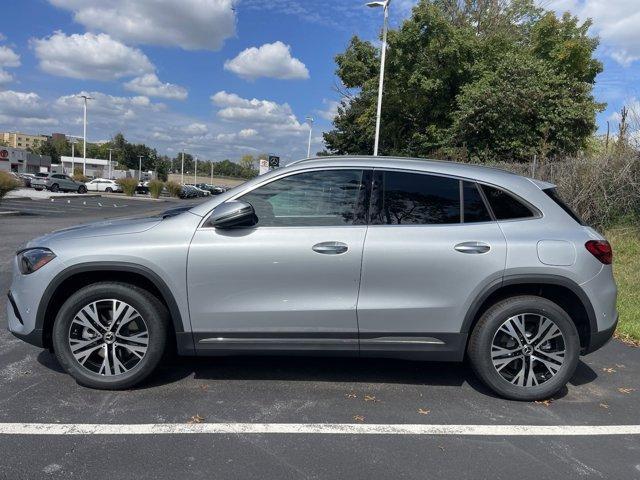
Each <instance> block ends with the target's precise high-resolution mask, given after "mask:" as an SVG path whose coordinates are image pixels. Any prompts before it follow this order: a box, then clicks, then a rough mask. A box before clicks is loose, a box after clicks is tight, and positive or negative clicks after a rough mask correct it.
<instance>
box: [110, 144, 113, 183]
mask: <svg viewBox="0 0 640 480" xmlns="http://www.w3.org/2000/svg"><path fill="white" fill-rule="evenodd" d="M111 152H113V148H110V149H109V180H111Z"/></svg>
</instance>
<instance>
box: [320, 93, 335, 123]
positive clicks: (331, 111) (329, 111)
mask: <svg viewBox="0 0 640 480" xmlns="http://www.w3.org/2000/svg"><path fill="white" fill-rule="evenodd" d="M322 103H324V104H325V109H324V110H316V113H317V114H318V116H319V117H320V118H324V119H325V120H327V121H328V122H333V119H334V118H335V117H336V115H338V107H339V106H340V102H338V101H336V100H327V99H326V98H325V99H324V100H322Z"/></svg>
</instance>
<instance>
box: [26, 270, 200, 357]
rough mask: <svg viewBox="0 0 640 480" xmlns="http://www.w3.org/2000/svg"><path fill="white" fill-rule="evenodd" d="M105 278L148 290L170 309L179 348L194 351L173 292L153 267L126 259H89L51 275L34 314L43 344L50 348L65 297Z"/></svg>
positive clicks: (189, 334)
mask: <svg viewBox="0 0 640 480" xmlns="http://www.w3.org/2000/svg"><path fill="white" fill-rule="evenodd" d="M104 281H120V282H125V283H129V284H133V285H136V286H139V287H141V288H144V289H146V290H148V291H149V292H150V293H151V294H153V295H154V296H155V297H157V298H158V299H159V300H160V301H161V302H162V303H163V304H164V305H165V307H166V308H167V310H168V311H169V315H170V317H171V330H172V331H173V333H174V334H175V337H176V341H177V347H178V351H179V352H180V353H183V354H189V353H191V352H192V351H193V339H192V336H191V333H190V332H185V329H184V324H183V319H182V314H181V313H180V309H179V307H178V304H177V302H176V300H175V298H174V296H173V293H172V292H171V290H170V289H169V287H168V286H167V284H166V283H165V282H164V280H162V278H161V277H160V276H159V275H158V274H157V273H155V272H154V271H153V270H151V269H149V268H147V267H145V266H142V265H137V264H133V263H126V262H91V263H82V264H78V265H73V266H71V267H68V268H66V269H65V270H63V271H62V272H60V273H59V274H58V275H56V276H55V277H54V279H53V280H52V281H51V283H50V284H49V286H48V287H47V289H46V290H45V292H44V294H43V295H42V298H41V300H40V303H39V305H38V311H37V314H36V328H37V329H41V331H42V344H43V346H44V347H46V348H52V343H51V332H52V330H53V323H54V321H55V317H56V315H57V313H58V311H59V310H60V307H62V304H63V303H64V301H65V300H66V299H67V298H68V297H69V295H70V294H71V293H73V292H74V291H76V290H77V289H78V288H80V287H81V286H85V285H88V284H90V283H96V282H104Z"/></svg>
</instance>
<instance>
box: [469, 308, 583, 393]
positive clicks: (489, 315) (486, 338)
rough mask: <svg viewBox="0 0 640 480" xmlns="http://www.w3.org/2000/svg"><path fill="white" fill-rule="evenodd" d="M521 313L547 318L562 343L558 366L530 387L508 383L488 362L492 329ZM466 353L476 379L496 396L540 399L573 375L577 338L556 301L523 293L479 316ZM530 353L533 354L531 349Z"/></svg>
mask: <svg viewBox="0 0 640 480" xmlns="http://www.w3.org/2000/svg"><path fill="white" fill-rule="evenodd" d="M525 313H528V314H533V316H534V318H535V316H536V315H542V316H544V317H546V318H547V319H549V320H551V321H552V322H553V323H555V325H556V326H557V327H558V328H559V329H560V332H561V333H562V340H563V342H564V361H563V363H562V366H561V367H560V368H559V370H558V371H557V372H556V373H555V374H554V375H552V376H551V377H550V378H548V379H547V380H546V381H543V382H542V383H540V384H539V385H533V386H524V385H523V386H518V385H515V384H513V383H511V382H510V381H508V380H507V379H506V378H504V377H503V375H501V374H500V373H499V372H498V369H497V367H495V366H494V364H493V361H492V351H493V349H492V344H493V341H494V336H496V332H498V330H499V329H500V327H501V326H502V325H503V324H504V323H505V322H506V321H507V320H508V319H510V318H511V317H514V316H516V315H520V314H525ZM523 343H524V342H523ZM526 343H527V344H528V342H526ZM467 354H468V358H469V360H470V362H471V367H472V368H473V370H474V372H475V374H476V375H477V376H478V378H479V379H480V380H481V381H482V382H483V383H484V384H485V385H486V386H488V387H489V388H490V389H491V390H493V391H494V392H495V393H497V394H498V395H500V396H502V397H504V398H508V399H511V400H521V401H532V400H543V399H546V398H549V397H551V396H552V395H553V394H555V393H557V392H558V391H559V390H560V389H561V388H562V387H564V386H565V385H566V384H567V382H568V381H569V380H570V379H571V377H572V376H573V373H574V372H575V369H576V366H577V365H578V359H579V356H580V338H579V336H578V331H577V330H576V326H575V324H574V323H573V321H572V320H571V317H569V315H568V314H567V312H565V311H564V310H563V309H562V308H560V307H559V306H558V305H557V304H555V303H553V302H551V301H550V300H547V299H545V298H542V297H537V296H533V295H526V296H525V295H523V296H517V297H511V298H507V299H505V300H502V301H500V302H498V303H496V304H495V305H493V306H492V307H490V308H489V309H488V310H487V311H486V312H485V313H484V314H483V315H482V317H481V318H480V320H479V321H478V323H477V324H476V325H475V327H474V329H473V332H472V333H471V337H470V339H469V344H468V347H467ZM533 355H537V354H536V353H535V352H534V353H533ZM520 361H522V362H523V363H516V364H515V365H523V364H524V363H525V362H524V359H523V360H516V362H520ZM530 362H531V363H530V364H529V365H532V364H533V362H532V361H531V360H530ZM536 365H539V366H538V368H541V367H542V365H541V364H540V362H538V363H537V364H536ZM511 366H514V364H511ZM523 368H524V367H523ZM530 368H531V367H528V368H527V369H526V371H527V372H528V371H529V369H530ZM534 371H535V370H534ZM549 373H550V372H548V373H547V375H548V374H549ZM532 383H533V382H532Z"/></svg>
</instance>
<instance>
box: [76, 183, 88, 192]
mask: <svg viewBox="0 0 640 480" xmlns="http://www.w3.org/2000/svg"><path fill="white" fill-rule="evenodd" d="M78 193H87V187H85V186H84V185H80V186H79V187H78Z"/></svg>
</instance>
